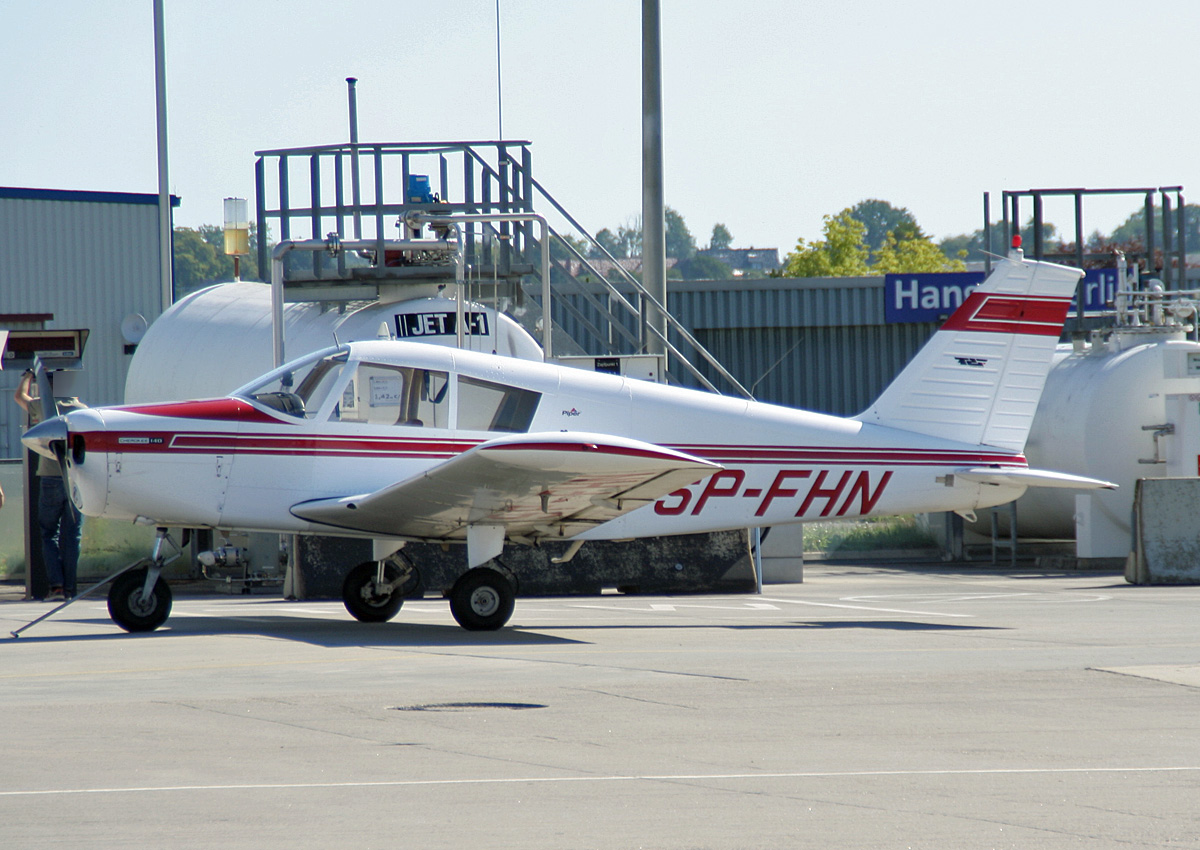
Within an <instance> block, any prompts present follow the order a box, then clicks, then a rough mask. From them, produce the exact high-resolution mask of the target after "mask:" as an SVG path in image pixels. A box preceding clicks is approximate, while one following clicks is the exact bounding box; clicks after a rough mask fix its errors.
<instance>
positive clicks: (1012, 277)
mask: <svg viewBox="0 0 1200 850" xmlns="http://www.w3.org/2000/svg"><path fill="white" fill-rule="evenodd" d="M1082 276H1083V272H1082V271H1080V270H1079V269H1072V268H1068V267H1066V266H1060V265H1057V264H1054V263H1046V262H1040V261H1037V260H1026V259H1024V257H1023V255H1022V254H1021V252H1020V249H1014V250H1013V251H1012V252H1011V253H1010V254H1009V256H1008V258H1007V259H1004V260H1002V261H1001V262H1000V264H999V265H998V266H997V267H996V268H995V270H994V271H993V272H992V274H991V275H990V276H989V277H988V279H987V280H985V281H984V282H983V283H982V284H980V285H979V287H978V288H976V289H975V291H974V292H972V293H971V294H970V295H969V296H968V297H967V299H966V300H965V301H964V302H963V304H962V306H960V307H959V308H958V309H957V310H956V311H955V312H954V314H953V315H952V316H951V317H950V318H949V320H947V322H946V323H945V324H944V325H943V326H942V327H941V329H940V330H939V331H938V332H937V333H936V334H934V335H933V337H932V338H931V339H930V340H929V342H927V343H926V344H925V347H924V348H922V349H921V350H920V351H919V352H917V355H916V356H915V357H914V358H913V359H912V360H911V361H910V362H909V364H908V366H906V367H905V368H904V370H903V371H902V372H901V373H900V374H899V375H897V376H896V378H895V380H893V381H892V383H891V384H890V385H889V386H888V387H887V389H885V390H884V391H883V393H882V395H880V396H879V398H878V399H876V401H875V403H874V404H873V405H871V406H870V407H869V408H867V409H866V410H865V411H863V412H862V413H860V414H859V415H858V416H857V417H855V418H856V419H858V420H860V421H862V422H870V423H875V424H879V425H887V426H889V427H893V428H903V429H905V430H908V431H915V432H917V433H920V434H928V435H930V436H934V437H941V438H944V439H947V440H955V441H958V442H963V443H971V444H975V445H980V444H982V445H989V446H996V447H998V448H1003V449H1010V450H1012V451H1017V452H1020V451H1023V450H1024V448H1025V438H1026V437H1027V436H1028V435H1029V426H1030V424H1031V423H1032V421H1033V414H1034V411H1035V410H1036V409H1037V405H1038V400H1039V399H1040V398H1041V395H1042V389H1043V387H1044V386H1045V384H1046V375H1047V374H1049V372H1050V365H1051V355H1052V354H1053V352H1054V348H1055V346H1056V345H1057V344H1058V338H1059V336H1060V335H1061V333H1062V328H1063V323H1064V322H1065V321H1066V317H1067V308H1068V307H1069V306H1070V303H1071V297H1072V296H1073V295H1074V294H1075V287H1076V285H1077V284H1078V282H1079V279H1080V278H1081V277H1082Z"/></svg>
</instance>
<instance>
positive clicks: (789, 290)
mask: <svg viewBox="0 0 1200 850" xmlns="http://www.w3.org/2000/svg"><path fill="white" fill-rule="evenodd" d="M668 288H669V289H668V294H667V298H668V307H669V309H670V310H671V312H672V313H673V314H674V315H675V317H676V318H677V319H679V321H680V322H681V323H682V324H683V326H684V327H686V328H687V329H688V330H689V331H690V332H691V333H692V334H693V335H694V336H695V337H696V338H697V340H698V341H699V342H700V343H701V344H702V345H704V347H705V348H707V349H708V350H709V351H710V352H712V354H713V355H714V356H715V357H716V358H717V360H718V361H719V362H720V363H721V364H722V365H723V366H724V367H725V368H726V369H728V370H729V371H730V372H731V373H732V374H733V375H734V377H736V378H737V379H738V381H739V382H741V384H742V385H743V386H744V387H746V388H747V389H749V390H751V391H752V392H753V394H754V396H755V398H757V399H759V400H761V401H769V402H774V403H777V404H785V405H788V406H792V407H801V408H804V409H806V410H816V411H820V412H822V413H832V414H836V415H839V416H849V415H853V414H855V413H858V412H859V411H861V410H863V409H865V408H866V407H867V405H868V404H870V403H871V402H872V401H874V400H875V397H876V396H878V395H879V393H880V392H882V391H883V388H884V387H885V386H886V385H887V384H888V382H889V381H890V380H891V379H892V378H893V377H894V376H895V375H896V374H897V373H898V372H899V371H900V370H901V369H902V368H904V365H905V364H906V363H907V362H908V361H909V359H910V358H911V357H912V356H913V355H914V354H915V353H916V352H917V350H918V349H919V348H920V347H921V346H922V345H923V344H924V343H925V341H926V340H927V339H928V338H929V337H930V335H932V334H933V332H934V331H935V330H936V328H937V326H936V325H935V324H932V323H929V324H894V325H888V324H885V323H884V318H883V278H882V277H854V278H812V279H803V280H801V279H795V278H765V279H758V280H728V281H680V280H672V281H669V282H668ZM566 297H567V298H568V299H569V300H570V301H571V303H572V305H573V306H575V307H576V309H578V310H579V311H580V312H581V313H583V314H584V315H586V316H587V318H588V319H589V321H592V322H593V323H598V315H597V314H596V312H595V311H594V310H592V309H591V308H590V307H589V305H587V304H586V303H585V301H584V299H583V298H582V297H581V296H566ZM562 326H563V328H564V329H565V330H566V331H567V333H569V334H571V335H572V336H573V337H574V338H576V339H579V340H580V341H581V342H583V343H584V345H585V346H588V347H589V348H591V349H594V346H592V345H590V340H591V337H592V334H591V333H589V332H588V331H587V330H586V329H585V328H584V327H583V326H582V325H581V324H580V323H579V322H577V321H574V320H572V319H571V318H570V317H566V318H565V319H563V321H562ZM627 326H628V327H629V328H630V329H633V327H634V324H633V323H632V322H630V323H628V325H627ZM620 348H621V350H622V352H623V353H627V352H625V349H626V347H625V346H621V347H620ZM592 353H595V351H594V350H593V351H592ZM701 371H703V372H704V373H705V376H706V377H708V378H709V379H710V380H712V381H713V382H714V383H715V384H717V385H718V386H720V384H721V381H720V380H719V379H718V378H716V376H714V375H713V374H711V371H710V370H708V369H704V368H702V369H701ZM672 376H673V377H674V378H675V379H677V380H679V381H680V382H681V383H683V384H684V385H686V386H697V385H698V382H696V381H693V380H691V379H690V376H689V375H688V374H687V373H686V372H685V371H684V370H681V369H677V368H672Z"/></svg>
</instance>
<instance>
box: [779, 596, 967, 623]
mask: <svg viewBox="0 0 1200 850" xmlns="http://www.w3.org/2000/svg"><path fill="white" fill-rule="evenodd" d="M761 598H762V601H763V602H780V603H783V604H787V605H812V606H813V607H815V608H847V609H850V610H853V611H875V612H878V613H880V614H914V615H916V616H919V617H967V618H974V616H975V615H974V614H947V613H945V612H944V611H910V610H908V609H907V608H880V607H878V606H875V605H845V604H843V603H836V602H813V601H811V600H808V599H770V598H768V597H761Z"/></svg>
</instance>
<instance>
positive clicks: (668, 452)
mask: <svg viewBox="0 0 1200 850" xmlns="http://www.w3.org/2000/svg"><path fill="white" fill-rule="evenodd" d="M1081 275H1082V272H1080V271H1079V270H1077V269H1071V268H1067V267H1064V266H1059V265H1055V264H1051V263H1046V262H1039V261H1033V260H1026V259H1024V257H1023V256H1022V255H1021V252H1020V251H1019V249H1014V251H1013V253H1012V254H1010V256H1009V257H1008V258H1007V259H1004V260H1001V261H1000V262H999V263H998V265H997V268H996V270H995V271H994V272H993V273H992V274H991V276H990V277H989V278H988V279H987V280H986V281H985V282H984V283H983V284H982V285H980V286H979V287H978V288H977V289H976V290H975V291H974V292H973V293H971V294H970V295H969V297H967V298H966V300H965V301H964V303H963V304H962V305H961V306H960V307H959V308H958V309H957V310H956V311H955V312H954V313H953V315H951V317H950V319H949V320H948V321H947V322H946V323H945V325H944V326H943V327H942V328H941V329H940V330H939V331H938V332H937V333H936V334H935V335H934V336H933V338H932V339H930V341H929V342H928V343H927V344H926V345H925V347H924V348H923V349H922V350H921V351H920V352H918V354H917V355H916V357H915V358H914V359H913V360H912V361H911V362H910V363H909V364H908V366H907V367H906V368H905V369H904V370H903V371H902V372H901V373H900V375H899V376H897V377H896V378H895V380H894V381H893V382H892V384H891V385H890V386H888V387H887V389H886V390H885V391H884V392H883V394H882V395H881V396H880V397H879V399H878V400H877V401H876V402H875V403H874V404H873V405H871V407H870V408H868V409H867V410H866V411H864V412H863V413H861V414H859V415H858V416H855V417H853V418H848V419H847V418H839V417H835V416H828V415H823V414H818V413H811V412H807V411H802V410H796V409H791V408H785V407H781V406H777V405H771V404H764V403H758V402H753V401H746V400H741V399H734V398H729V397H723V396H718V395H714V394H711V393H708V392H703V391H697V390H690V389H683V388H679V387H672V386H664V385H661V384H653V383H649V382H644V381H638V380H627V379H624V378H621V377H618V376H613V375H604V374H596V373H591V372H586V371H582V370H579V369H574V368H570V367H563V366H558V365H554V364H550V363H537V362H531V361H527V360H518V359H515V358H510V357H502V356H496V355H487V354H480V353H475V352H469V351H463V350H459V349H454V348H446V347H439V346H433V345H427V344H423V343H410V342H398V341H387V340H382V341H381V340H374V341H364V342H351V343H348V344H342V345H337V346H334V347H331V348H328V349H325V350H322V351H318V352H315V353H312V354H309V355H307V356H304V357H301V358H299V359H297V360H294V361H292V362H290V363H288V364H286V365H285V366H283V367H281V368H279V369H276V370H274V371H272V372H270V373H268V374H267V375H265V376H263V377H262V378H260V379H258V380H256V381H253V382H252V383H249V384H247V385H246V386H244V387H241V388H240V389H238V390H236V391H235V392H234V393H233V394H232V395H231V396H229V397H228V398H220V399H206V400H199V401H181V402H169V403H159V404H143V405H132V406H118V407H106V408H93V409H87V410H77V411H73V412H70V413H67V414H65V415H63V416H59V417H57V418H55V419H51V420H48V421H46V422H43V423H41V424H39V425H37V426H36V427H34V428H32V429H31V430H30V431H28V432H27V433H26V434H25V436H24V437H23V441H24V443H25V444H26V445H27V446H28V447H29V448H31V449H33V450H35V451H38V452H41V453H42V454H47V455H51V456H57V457H60V458H61V459H62V461H63V467H64V469H65V470H66V475H67V477H68V480H69V485H70V492H71V498H72V500H73V501H74V503H75V504H76V505H77V506H78V507H79V509H80V510H81V511H82V512H83V513H84V514H85V515H87V516H93V517H108V518H111V519H118V520H128V521H136V522H140V523H145V524H151V525H154V526H156V527H158V529H159V538H158V541H157V544H156V546H155V553H154V556H153V557H152V558H151V559H149V560H148V566H146V567H142V568H140V569H132V570H130V571H128V572H126V573H124V574H123V575H121V576H120V577H118V578H117V579H116V580H115V581H114V583H113V587H112V588H111V589H110V592H109V611H110V612H111V614H112V616H113V618H114V620H115V621H116V622H117V623H118V624H119V625H120V626H121V627H122V628H124V629H126V630H128V631H146V630H151V629H154V628H157V627H158V626H159V625H161V624H162V623H163V622H165V620H166V618H167V616H168V614H169V612H170V604H171V595H170V589H169V587H168V585H167V583H166V581H165V580H161V579H160V571H161V568H162V563H163V556H162V554H161V550H162V549H163V548H164V545H163V544H164V542H165V541H166V542H170V538H169V530H170V529H172V528H184V529H188V528H213V529H226V530H245V531H269V532H279V533H287V534H321V535H345V536H351V537H360V538H370V539H372V540H373V541H374V544H373V554H374V558H375V559H376V560H374V561H368V562H366V563H364V564H361V565H359V566H358V567H356V568H354V569H353V570H351V571H350V573H349V575H348V576H347V577H346V580H345V583H344V586H343V598H344V602H345V604H346V607H347V609H348V610H349V611H350V613H351V614H352V615H353V616H354V617H356V618H358V619H359V620H364V621H383V620H387V619H390V618H391V617H392V616H394V615H395V614H396V612H397V611H398V610H399V608H400V607H401V604H402V603H403V600H404V598H405V596H406V595H408V594H411V593H412V592H413V590H414V589H415V588H416V587H417V586H418V585H419V583H420V581H419V579H420V575H419V570H420V566H419V565H416V564H412V563H411V562H409V561H407V559H405V558H403V557H395V556H396V555H397V553H398V552H399V550H401V548H402V547H403V546H404V544H405V543H406V542H410V541H424V542H440V543H449V544H465V550H466V558H465V561H464V564H463V571H462V574H461V576H460V577H459V578H458V579H457V581H456V582H455V583H454V585H453V586H452V587H450V588H448V589H446V591H445V593H446V595H447V596H448V597H449V600H450V606H451V610H452V612H453V614H454V617H455V619H456V620H457V621H458V622H459V623H460V624H461V625H462V626H464V627H465V628H468V629H497V628H500V627H501V626H503V625H504V624H505V623H506V622H507V621H508V619H509V616H510V615H511V613H512V610H513V599H514V588H513V586H512V582H511V581H510V579H509V578H508V577H507V576H506V574H505V570H504V568H503V566H502V565H500V564H499V563H498V562H496V561H495V559H496V558H497V556H499V555H500V554H501V551H502V548H503V546H504V544H505V542H506V541H511V542H516V543H524V544H531V545H537V544H538V543H539V542H541V541H546V540H565V541H570V543H571V547H570V548H569V549H568V550H567V552H566V554H565V555H564V556H563V557H562V558H561V559H559V562H563V561H567V560H569V559H570V558H571V557H572V556H573V555H574V554H575V552H577V551H578V547H579V546H581V545H583V544H584V543H585V542H586V541H589V540H619V539H626V538H636V537H647V536H661V535H670V534H683V533H693V532H707V531H718V530H727V529H737V528H746V527H755V526H773V525H780V524H784V523H793V522H802V521H805V520H812V519H815V518H822V517H845V518H850V517H867V516H877V515H886V514H909V513H916V512H925V511H957V512H961V513H970V512H971V511H974V510H975V509H977V508H985V507H991V506H994V505H999V504H1003V503H1005V502H1008V501H1011V500H1013V499H1015V498H1017V497H1018V496H1020V495H1021V494H1022V493H1023V492H1024V491H1025V488H1026V487H1030V486H1052V487H1072V488H1093V487H1111V486H1113V485H1111V484H1108V483H1107V482H1103V481H1098V480H1095V479H1090V478H1083V477H1080V476H1072V475H1066V474H1063V473H1057V472H1049V471H1041V470H1033V469H1030V468H1029V467H1028V464H1027V463H1026V460H1025V457H1024V455H1023V454H1022V452H1023V450H1024V445H1025V439H1026V435H1027V434H1028V432H1029V426H1030V422H1031V420H1032V419H1033V415H1034V410H1035V409H1036V407H1037V404H1038V399H1039V397H1040V395H1041V392H1042V388H1043V385H1044V383H1045V379H1046V375H1047V372H1048V371H1049V368H1050V359H1051V353H1052V351H1053V350H1054V347H1055V344H1056V343H1057V341H1058V338H1059V335H1060V334H1061V332H1062V327H1063V323H1064V321H1065V318H1066V315H1067V309H1068V306H1069V304H1070V301H1071V297H1072V294H1073V293H1074V291H1075V286H1076V283H1077V281H1078V280H1079V278H1080V276H1081Z"/></svg>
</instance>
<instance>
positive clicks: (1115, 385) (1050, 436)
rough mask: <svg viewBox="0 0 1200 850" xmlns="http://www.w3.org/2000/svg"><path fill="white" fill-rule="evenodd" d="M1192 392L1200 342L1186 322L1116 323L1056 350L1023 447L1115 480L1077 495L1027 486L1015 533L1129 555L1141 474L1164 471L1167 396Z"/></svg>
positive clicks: (1044, 463)
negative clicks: (1188, 336) (1181, 324)
mask: <svg viewBox="0 0 1200 850" xmlns="http://www.w3.org/2000/svg"><path fill="white" fill-rule="evenodd" d="M1196 392H1200V344H1198V343H1196V342H1192V341H1189V340H1187V339H1186V338H1185V329H1184V328H1183V327H1162V326H1158V327H1154V326H1150V327H1145V326H1143V327H1116V328H1112V329H1109V330H1107V331H1105V332H1103V333H1102V334H1096V335H1094V336H1093V338H1092V340H1091V341H1090V342H1082V341H1081V342H1078V343H1076V344H1075V345H1074V346H1072V345H1065V346H1059V350H1058V352H1057V353H1056V355H1055V364H1054V366H1053V368H1052V369H1051V371H1050V374H1049V376H1048V377H1047V380H1046V388H1045V391H1044V392H1043V394H1042V398H1041V402H1040V403H1039V404H1038V408H1037V412H1036V414H1035V415H1034V419H1033V424H1032V428H1031V430H1030V434H1029V440H1028V443H1027V444H1026V447H1025V454H1026V457H1027V458H1028V460H1029V464H1030V466H1032V467H1036V468H1041V469H1055V470H1061V471H1063V472H1071V473H1076V474H1079V475H1086V476H1090V477H1093V478H1100V479H1104V480H1107V481H1112V482H1115V483H1116V484H1118V485H1120V486H1119V489H1117V490H1097V491H1089V492H1087V493H1086V494H1083V495H1079V494H1078V493H1077V491H1070V490H1058V489H1054V488H1030V489H1029V490H1028V491H1026V493H1025V495H1024V496H1022V497H1021V498H1020V499H1018V500H1017V529H1018V533H1019V535H1020V536H1021V537H1026V538H1056V539H1069V538H1072V537H1074V538H1076V543H1077V547H1076V548H1077V554H1078V556H1079V557H1081V558H1102V557H1104V558H1108V557H1122V558H1123V557H1125V556H1126V555H1127V554H1128V553H1129V550H1130V543H1129V540H1130V537H1129V535H1130V527H1131V523H1130V514H1131V511H1132V507H1133V495H1134V485H1135V483H1136V481H1137V479H1139V478H1157V477H1164V476H1166V475H1167V474H1168V471H1167V466H1166V463H1165V461H1166V457H1167V456H1166V451H1167V449H1168V446H1167V444H1166V443H1165V442H1163V433H1162V431H1163V426H1164V425H1166V424H1168V419H1169V416H1168V404H1167V396H1168V395H1171V394H1178V393H1196ZM1077 497H1078V501H1077Z"/></svg>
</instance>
